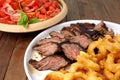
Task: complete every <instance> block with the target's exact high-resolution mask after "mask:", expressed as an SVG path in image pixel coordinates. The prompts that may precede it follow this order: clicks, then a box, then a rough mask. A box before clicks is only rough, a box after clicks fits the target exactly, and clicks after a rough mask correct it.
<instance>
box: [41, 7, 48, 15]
mask: <svg viewBox="0 0 120 80" xmlns="http://www.w3.org/2000/svg"><path fill="white" fill-rule="evenodd" d="M40 12H41V13H42V14H44V15H45V14H46V13H47V10H46V9H45V8H44V7H43V8H42V9H41V10H40Z"/></svg>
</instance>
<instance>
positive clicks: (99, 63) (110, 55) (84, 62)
mask: <svg viewBox="0 0 120 80" xmlns="http://www.w3.org/2000/svg"><path fill="white" fill-rule="evenodd" d="M96 44H97V46H96ZM93 46H95V47H93ZM101 46H103V48H104V50H103V48H101ZM96 48H97V51H95V49H96ZM76 60H77V61H76V62H75V63H72V64H71V66H70V68H69V69H64V71H61V70H60V71H54V72H50V73H49V74H48V75H47V76H46V78H45V80H120V34H117V35H115V36H113V37H112V36H110V35H105V37H104V38H99V39H98V40H97V41H93V42H91V43H90V45H89V46H88V49H87V52H83V51H80V54H79V55H78V56H77V58H76ZM65 70H66V71H65ZM57 74H61V77H59V75H57Z"/></svg>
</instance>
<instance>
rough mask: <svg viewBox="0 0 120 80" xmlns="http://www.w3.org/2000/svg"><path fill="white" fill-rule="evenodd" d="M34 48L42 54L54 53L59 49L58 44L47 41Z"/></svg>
mask: <svg viewBox="0 0 120 80" xmlns="http://www.w3.org/2000/svg"><path fill="white" fill-rule="evenodd" d="M34 50H37V51H38V52H39V53H40V54H42V55H44V56H49V55H53V54H55V53H56V52H57V51H59V50H60V48H59V45H58V44H57V43H55V42H49V43H45V44H42V45H38V46H36V47H34Z"/></svg>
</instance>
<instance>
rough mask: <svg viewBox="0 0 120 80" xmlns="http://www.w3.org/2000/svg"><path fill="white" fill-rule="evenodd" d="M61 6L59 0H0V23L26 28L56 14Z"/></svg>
mask: <svg viewBox="0 0 120 80" xmlns="http://www.w3.org/2000/svg"><path fill="white" fill-rule="evenodd" d="M61 7H62V5H61V4H60V2H59V0H0V23H4V24H15V25H16V24H17V25H23V26H24V27H25V28H27V27H28V25H29V24H32V23H36V22H41V21H45V20H48V19H50V18H52V17H54V16H56V15H57V14H58V13H59V12H60V11H61Z"/></svg>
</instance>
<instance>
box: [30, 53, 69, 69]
mask: <svg viewBox="0 0 120 80" xmlns="http://www.w3.org/2000/svg"><path fill="white" fill-rule="evenodd" d="M29 63H30V64H31V65H32V66H33V67H34V68H36V69H38V70H40V71H41V70H58V69H60V68H62V67H65V66H66V65H68V63H69V61H68V60H67V59H65V58H64V57H63V56H60V55H51V56H47V57H45V58H43V59H42V60H40V61H35V60H32V59H31V60H30V61H29Z"/></svg>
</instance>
